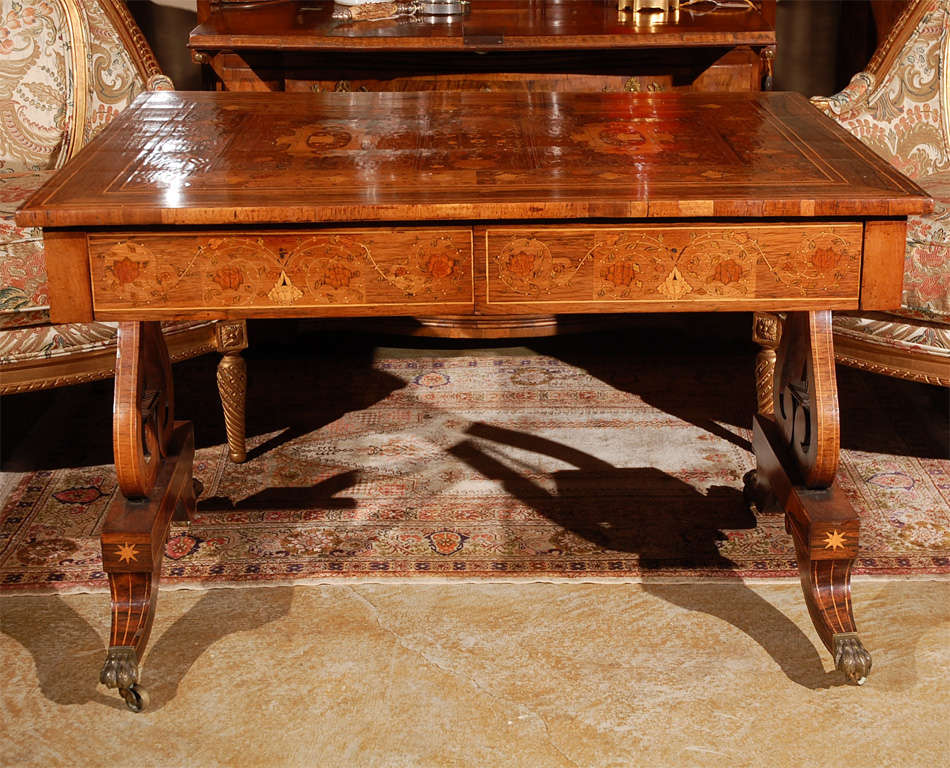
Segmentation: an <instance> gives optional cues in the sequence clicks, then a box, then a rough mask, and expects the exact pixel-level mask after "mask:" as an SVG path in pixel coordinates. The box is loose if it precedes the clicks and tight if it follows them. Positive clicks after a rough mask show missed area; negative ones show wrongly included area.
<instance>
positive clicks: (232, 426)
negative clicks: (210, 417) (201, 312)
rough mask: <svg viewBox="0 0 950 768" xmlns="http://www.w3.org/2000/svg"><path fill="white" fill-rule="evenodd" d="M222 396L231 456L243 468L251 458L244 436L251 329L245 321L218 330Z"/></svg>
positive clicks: (219, 375)
mask: <svg viewBox="0 0 950 768" xmlns="http://www.w3.org/2000/svg"><path fill="white" fill-rule="evenodd" d="M217 339H218V351H219V352H221V361H220V362H219V363H218V393H219V394H220V396H221V406H222V408H223V409H224V426H225V429H226V430H227V433H228V456H230V458H231V461H233V462H235V463H237V464H240V463H241V462H242V461H244V460H245V459H246V458H247V447H246V442H245V435H244V425H245V419H246V416H245V402H246V400H247V363H246V362H245V361H244V358H243V357H241V350H243V349H246V348H247V327H246V323H245V321H244V320H237V321H233V322H226V323H225V322H221V323H218V326H217Z"/></svg>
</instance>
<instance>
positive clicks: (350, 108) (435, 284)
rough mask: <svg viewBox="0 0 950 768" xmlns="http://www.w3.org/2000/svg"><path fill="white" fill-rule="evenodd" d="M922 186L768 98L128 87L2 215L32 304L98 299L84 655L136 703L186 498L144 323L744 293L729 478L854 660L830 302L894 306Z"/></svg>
mask: <svg viewBox="0 0 950 768" xmlns="http://www.w3.org/2000/svg"><path fill="white" fill-rule="evenodd" d="M930 205H931V201H930V199H929V198H928V197H927V196H926V194H925V193H924V192H923V191H921V190H920V189H919V188H917V187H916V186H914V185H913V184H912V183H911V182H910V181H908V180H907V179H906V178H904V177H903V176H901V175H900V174H899V173H898V172H897V171H895V170H894V169H893V168H891V167H890V166H888V165H886V164H885V163H884V162H883V161H881V160H880V159H878V158H877V157H876V156H875V155H873V154H872V153H871V152H870V151H869V150H867V149H866V148H864V146H863V145H862V144H860V143H859V142H858V141H857V140H855V139H854V138H852V137H851V136H850V135H849V134H847V133H846V132H844V131H843V130H842V129H841V128H839V127H838V126H837V125H835V124H834V123H833V122H832V121H830V120H828V119H827V118H825V117H823V116H822V115H820V114H819V113H818V112H817V111H816V110H814V109H813V108H812V107H811V106H810V105H809V104H808V102H806V101H805V99H803V98H802V97H800V96H797V95H793V94H745V95H741V94H719V95H711V94H682V95H676V94H657V95H640V94H572V95H568V94H524V93H515V94H511V93H509V94H475V93H428V94H425V93H414V94H393V93H388V94H387V93H349V94H264V95H261V94H215V93H162V92H159V93H151V94H148V95H145V96H142V97H140V99H139V100H138V101H137V102H136V103H135V104H134V105H133V107H132V108H130V109H128V110H127V111H125V112H124V113H123V114H122V115H120V116H119V117H118V118H117V119H116V120H115V121H114V122H113V123H112V124H111V125H110V126H109V127H108V128H107V129H106V130H105V131H104V132H103V134H102V135H101V136H100V137H99V138H97V139H96V140H95V141H93V142H92V143H90V144H89V145H88V146H87V147H86V148H85V149H84V150H83V151H82V152H81V153H80V154H79V156H78V157H77V158H75V159H74V160H73V161H71V162H70V163H69V164H68V165H67V166H66V167H65V168H64V169H63V170H62V171H60V173H59V174H57V176H56V177H55V178H54V179H52V180H51V181H50V182H49V183H48V184H47V185H46V186H44V187H43V188H42V189H41V190H40V191H39V192H38V193H37V194H36V195H35V196H34V197H33V198H32V200H30V201H29V203H28V204H27V205H26V206H25V207H24V208H23V209H21V210H20V212H19V213H18V215H17V221H18V222H19V223H20V224H21V225H29V226H34V225H36V226H42V227H45V228H46V235H45V238H46V247H47V261H48V265H49V291H50V300H51V304H52V310H51V312H52V316H53V320H54V321H56V322H79V321H88V320H117V321H121V330H120V335H119V358H118V364H117V370H116V388H115V422H114V447H115V457H116V471H117V475H118V482H119V487H120V489H121V491H122V494H123V496H124V498H123V497H117V499H116V500H115V502H114V504H113V505H112V507H111V510H110V512H109V515H108V519H107V520H106V522H105V524H104V527H103V531H102V557H103V565H104V569H105V571H106V572H107V573H108V576H109V583H110V585H111V588H112V636H111V641H110V649H109V654H108V659H107V661H106V663H105V667H104V669H103V671H102V677H101V679H102V680H103V682H105V683H106V684H107V685H109V686H112V687H118V689H119V691H120V692H121V693H122V695H123V697H124V698H125V699H126V701H127V702H128V703H129V706H130V707H131V708H132V709H138V708H140V707H141V696H140V691H139V689H138V687H137V682H138V674H139V668H138V660H139V658H140V657H141V653H142V650H143V648H144V645H145V642H146V639H147V636H148V633H149V628H150V626H151V622H152V617H153V614H154V608H155V599H156V594H157V583H158V579H159V574H160V571H161V557H162V550H163V545H164V542H165V538H166V536H167V533H168V529H169V525H170V521H171V519H172V516H173V515H174V514H175V513H176V512H177V513H178V514H182V515H187V514H189V513H190V512H192V511H194V509H195V496H194V492H193V489H192V482H191V471H192V457H193V452H194V442H193V436H192V428H191V425H190V423H186V422H176V421H175V420H174V415H173V411H172V401H173V398H172V380H171V371H170V366H169V364H168V354H167V351H166V350H165V347H164V342H163V340H162V335H161V333H160V332H159V325H158V321H161V320H170V319H195V320H197V319H210V318H246V317H255V318H266V317H301V316H307V317H360V316H380V315H384V316H385V315H390V316H392V315H415V314H419V313H421V312H425V313H432V314H440V313H446V314H452V315H458V314H472V315H486V316H491V315H494V314H506V315H512V314H519V313H537V312H538V311H539V309H542V310H543V311H545V312H553V313H603V312H611V313H618V312H623V313H627V312H645V311H650V312H657V311H659V312H695V311H722V310H765V309H767V310H769V311H772V312H776V311H784V312H787V313H788V316H787V321H786V323H785V325H784V333H783V337H782V339H781V342H780V344H779V347H778V359H777V365H776V368H775V381H774V384H775V386H774V393H775V409H774V411H775V413H774V419H773V418H770V417H768V416H766V415H764V414H759V415H757V416H756V419H755V435H754V448H755V453H756V461H757V473H756V476H755V477H754V478H752V480H751V481H750V484H749V492H750V496H751V497H753V500H754V501H755V502H756V503H758V504H760V505H767V504H773V505H774V504H778V505H780V506H781V507H782V508H784V510H785V513H786V520H787V526H788V529H789V531H790V532H791V534H792V536H793V537H794V541H795V548H796V551H797V553H798V558H799V562H800V568H801V574H802V586H803V589H804V593H805V599H806V601H807V603H808V608H809V610H810V612H811V616H812V619H813V620H814V623H815V626H816V627H817V629H818V633H819V634H820V636H821V638H822V640H823V641H824V643H825V645H827V647H828V648H829V650H831V652H832V653H833V654H834V659H835V665H836V666H837V668H838V669H840V670H842V671H843V672H844V673H845V674H846V675H847V677H848V678H849V679H851V680H854V681H858V682H860V681H863V679H864V678H865V676H866V675H867V673H868V670H869V668H870V664H871V661H870V656H869V655H868V653H867V651H865V649H864V648H863V646H862V645H861V642H860V641H859V640H858V637H857V635H856V632H855V625H854V620H853V616H852V610H851V599H850V574H851V565H852V562H853V561H854V559H855V557H856V554H857V551H858V549H857V548H858V520H857V517H856V516H855V514H854V512H853V511H852V510H851V507H850V506H849V504H848V503H847V501H846V500H845V498H844V497H843V495H842V492H841V490H840V489H839V488H838V486H837V485H836V484H835V470H836V467H837V461H838V405H837V394H836V389H835V375H834V356H833V350H832V340H831V326H830V310H832V309H856V308H859V307H860V308H863V309H889V308H893V307H896V306H898V304H899V301H900V291H901V274H902V264H903V250H904V248H903V243H904V234H905V227H906V217H907V216H908V214H913V213H920V212H924V211H927V210H929V208H930ZM618 354H623V352H622V351H618ZM697 397H702V393H701V392H697ZM631 439H633V437H632V436H631Z"/></svg>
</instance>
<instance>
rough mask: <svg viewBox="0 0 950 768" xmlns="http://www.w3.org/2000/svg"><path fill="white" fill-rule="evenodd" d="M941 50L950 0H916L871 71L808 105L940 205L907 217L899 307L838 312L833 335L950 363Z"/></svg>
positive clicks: (948, 192) (949, 210) (949, 220)
mask: <svg viewBox="0 0 950 768" xmlns="http://www.w3.org/2000/svg"><path fill="white" fill-rule="evenodd" d="M948 52H950V0H914V1H913V2H911V3H910V5H909V6H908V8H907V10H906V11H905V13H904V15H903V16H902V17H901V18H900V19H899V20H898V21H897V23H896V24H895V27H894V30H892V32H891V35H890V36H889V38H888V40H887V41H885V43H884V45H883V46H882V48H881V49H880V50H879V51H878V52H877V53H876V54H875V56H874V58H873V59H872V60H871V62H870V64H869V65H868V71H867V72H861V73H859V74H858V75H855V77H854V78H853V79H852V81H851V83H850V84H849V85H848V87H847V88H845V89H844V90H843V91H841V92H840V93H838V94H837V95H835V96H832V97H830V98H827V99H822V98H818V99H814V100H813V101H814V103H815V104H816V105H817V106H818V107H819V108H820V109H823V110H824V111H825V112H826V113H827V114H829V115H830V116H831V117H833V118H834V119H835V120H837V121H838V122H839V123H841V125H843V126H844V127H845V128H847V129H848V130H849V131H850V132H851V133H852V134H854V135H855V136H856V137H858V138H859V139H860V140H861V141H862V142H864V143H865V144H867V145H868V146H869V147H871V148H872V149H873V150H874V151H875V152H877V153H878V154H879V155H881V156H882V157H884V158H885V159H886V160H888V162H890V163H891V164H892V165H894V166H895V167H896V168H897V169H899V170H900V171H901V172H902V173H904V174H906V175H907V176H909V177H910V178H912V179H914V180H915V181H916V182H917V183H918V184H919V185H920V186H921V187H923V188H924V189H925V190H927V192H929V193H930V194H931V195H932V196H933V197H934V198H935V199H936V201H937V203H936V207H935V209H934V211H933V212H932V213H930V214H928V215H926V216H914V217H911V218H910V219H909V221H908V227H907V249H906V252H905V260H904V290H903V296H902V306H901V308H900V310H897V311H896V312H894V313H893V314H888V315H875V316H873V317H871V316H869V315H867V314H858V313H842V314H836V316H835V321H834V322H835V329H836V334H841V335H843V336H845V337H847V338H850V339H857V338H858V337H862V336H863V337H864V338H865V341H867V342H868V343H870V344H873V345H877V346H892V347H894V348H895V350H899V351H902V352H908V351H917V352H920V353H925V354H928V355H931V356H937V357H941V356H942V357H946V358H947V361H948V363H950V84H948V82H947V73H946V67H947V64H948ZM876 369H881V366H877V368H876ZM946 378H947V379H948V380H950V373H948V374H947V377H946ZM926 380H931V379H930V378H928V379H926Z"/></svg>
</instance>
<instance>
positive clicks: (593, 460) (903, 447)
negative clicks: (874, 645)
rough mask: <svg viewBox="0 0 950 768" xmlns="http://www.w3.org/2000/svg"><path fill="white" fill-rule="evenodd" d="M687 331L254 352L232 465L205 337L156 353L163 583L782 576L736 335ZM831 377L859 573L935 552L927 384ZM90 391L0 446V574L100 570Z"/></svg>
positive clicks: (935, 428) (746, 363) (937, 522)
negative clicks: (468, 346)
mask: <svg viewBox="0 0 950 768" xmlns="http://www.w3.org/2000/svg"><path fill="white" fill-rule="evenodd" d="M681 346H682V345H681ZM688 346H689V345H687V347H688ZM698 346H699V345H698V343H694V344H693V347H692V348H684V349H677V348H675V346H674V348H673V350H672V353H671V349H670V347H669V346H668V345H666V344H664V347H663V349H662V350H660V351H657V350H656V345H655V344H654V343H651V340H650V339H643V338H640V339H639V340H634V341H631V340H630V339H629V338H626V337H624V336H623V335H621V334H616V335H611V336H610V337H609V338H604V337H603V336H601V337H596V338H595V337H580V339H574V340H572V341H570V342H565V341H563V340H558V341H550V342H545V343H539V344H536V345H534V348H533V349H530V350H529V349H517V350H497V351H495V352H494V353H488V354H486V353H484V352H483V353H477V354H476V353H474V352H472V351H468V352H464V353H462V354H451V355H446V354H443V353H434V352H431V351H428V352H427V351H425V350H422V351H419V350H416V351H408V352H407V351H402V352H399V353H398V354H392V353H391V351H390V353H387V352H386V351H383V352H381V353H379V354H378V355H377V356H376V357H375V358H374V352H373V347H372V346H371V345H369V344H368V343H367V342H365V341H363V342H353V341H352V340H350V341H348V342H340V341H339V340H338V341H337V345H336V347H335V348H333V347H332V346H330V348H329V349H324V350H322V351H320V350H313V351H311V350H307V351H306V352H303V353H301V352H299V351H297V349H296V348H294V349H290V348H272V349H270V350H268V351H264V352H257V353H256V354H255V353H253V352H252V354H251V359H250V361H249V375H250V382H251V390H250V393H249V398H248V434H249V435H250V436H251V437H250V440H249V445H250V448H251V450H250V452H249V460H248V461H247V463H246V464H244V465H241V466H236V465H233V464H231V463H230V462H229V461H228V460H227V458H226V456H227V452H226V448H225V446H224V445H223V427H222V426H221V423H220V415H219V407H218V405H217V402H216V395H215V391H214V364H215V360H214V359H213V358H211V357H206V358H202V359H199V360H195V361H190V362H188V363H184V364H181V365H179V366H176V384H177V400H178V411H179V416H180V417H184V418H192V419H193V420H194V421H195V423H196V430H197V434H198V438H199V446H200V448H199V451H198V454H197V457H196V466H195V472H196V476H197V477H198V478H199V479H200V480H201V481H202V483H203V484H204V493H203V495H202V497H201V498H200V499H199V505H198V510H199V514H198V516H197V517H196V519H195V520H194V521H193V522H192V523H191V524H190V525H188V526H180V525H178V526H175V527H174V528H173V530H172V534H171V537H170V539H169V542H168V545H167V547H166V552H165V563H164V566H163V584H166V585H177V586H198V585H202V586H208V585H214V584H217V585H225V584H248V583H256V582H262V581H267V582H271V583H285V584H290V583H307V582H314V581H326V580H335V579H341V578H358V579H363V580H380V579H393V578H399V577H402V578H411V579H414V580H416V579H419V580H425V579H494V580H498V579H521V580H524V579H535V580H554V579H560V578H572V579H577V578H583V579H609V580H616V579H627V580H651V579H656V580H660V581H662V580H672V579H689V578H724V579H736V578H740V577H796V578H797V573H798V571H797V566H796V565H795V557H794V551H793V549H792V543H791V539H790V537H789V536H788V535H787V534H786V533H785V530H784V521H783V519H782V517H781V516H780V515H758V516H757V515H754V514H753V513H752V512H750V511H749V510H748V508H747V507H746V505H745V504H744V501H743V498H742V492H741V489H742V476H743V474H744V473H745V472H746V471H748V470H749V469H751V468H752V466H753V458H752V456H751V453H750V451H749V437H750V433H749V430H750V425H751V412H752V402H753V395H752V391H751V380H752V359H753V358H752V355H753V354H754V353H753V352H752V350H750V349H748V348H745V347H743V348H738V349H737V348H735V347H734V346H733V347H729V346H726V347H725V348H715V347H714V348H713V349H708V348H707V349H700V348H697V347H698ZM839 387H840V390H841V404H842V445H843V448H844V450H843V452H842V461H841V466H840V470H839V480H840V483H841V486H842V488H843V489H844V491H845V493H846V494H847V495H848V497H849V498H850V500H851V502H852V503H853V504H854V505H855V507H856V508H857V509H858V510H859V513H860V515H861V519H862V529H861V557H860V558H859V560H858V561H857V563H856V564H855V565H856V567H855V573H859V574H881V575H883V574H907V575H928V574H929V575H932V574H940V573H947V572H950V461H948V459H947V449H946V440H947V435H946V423H947V413H946V410H947V407H946V395H945V392H944V391H941V390H937V389H935V388H930V387H926V386H923V385H915V384H909V383H906V382H897V381H894V380H890V379H886V378H884V377H879V376H873V375H870V374H862V373H858V372H855V371H850V370H845V369H841V370H839ZM110 399H111V383H110V382H106V383H100V384H97V385H90V386H87V387H75V388H71V389H68V390H63V391H62V392H61V397H59V398H57V399H55V400H54V401H53V403H52V406H51V407H50V408H49V410H48V411H47V412H46V413H45V414H44V415H43V416H42V417H41V418H40V420H39V423H38V424H37V425H36V427H35V428H34V430H33V432H32V434H31V438H30V439H26V440H24V441H22V442H20V443H19V444H18V445H17V446H16V448H15V451H14V455H13V456H12V457H10V458H8V459H7V461H6V466H5V470H6V471H5V472H4V474H3V480H2V484H0V494H2V515H3V517H2V521H0V535H2V537H3V538H2V540H0V545H2V547H3V550H2V555H0V583H2V585H3V587H4V588H7V589H18V590H31V591H56V590H61V591H76V590H98V589H102V590H105V589H106V580H105V575H104V574H103V573H102V571H101V570H100V560H99V552H98V541H97V538H96V536H97V532H98V527H99V525H100V524H101V521H102V518H103V516H104V513H105V509H106V508H107V505H108V503H109V501H110V499H111V498H112V497H113V495H114V494H115V493H116V486H115V480H114V475H113V472H112V468H111V466H110V462H111V455H110V450H109V445H108V439H109V429H110V418H111V413H110V410H111V402H110ZM8 401H9V402H8V403H5V404H4V406H5V408H9V407H10V405H11V403H13V402H15V400H14V399H13V398H8ZM64 435H73V436H75V437H73V438H71V439H69V440H66V439H64V437H63V436H64ZM87 438H88V439H87ZM658 588H660V587H658Z"/></svg>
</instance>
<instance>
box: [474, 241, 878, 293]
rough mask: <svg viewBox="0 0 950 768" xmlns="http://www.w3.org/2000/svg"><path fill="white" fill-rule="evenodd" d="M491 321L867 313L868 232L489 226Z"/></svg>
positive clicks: (487, 260)
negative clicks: (864, 260)
mask: <svg viewBox="0 0 950 768" xmlns="http://www.w3.org/2000/svg"><path fill="white" fill-rule="evenodd" d="M478 234H479V238H478V240H479V243H480V247H481V248H483V249H484V259H485V266H484V269H485V274H486V289H485V300H484V307H485V309H486V311H489V312H510V311H513V310H515V309H524V310H529V309H530V308H532V307H535V308H537V310H539V311H547V312H585V311H588V312H590V311H594V312H598V311H604V312H616V311H624V310H628V311H648V310H650V309H652V308H655V309H657V310H664V311H669V310H671V309H672V310H682V311H698V310H706V309H753V308H757V309H762V308H765V307H769V306H773V305H774V306H775V307H776V308H788V309H791V308H796V307H800V308H804V307H806V306H808V305H809V304H815V305H816V306H817V305H818V304H820V305H821V306H822V307H824V308H835V309H844V308H853V307H857V302H858V292H859V287H860V275H861V250H862V243H863V226H862V225H861V224H860V223H853V224H852V223H846V224H823V223H817V224H774V225H772V224H769V225H747V224H737V225H709V226H702V225H698V226H682V225H676V224H669V225H665V224H660V225H652V226H651V225H643V226H600V227H583V226H581V227H561V226H551V227H503V226H498V227H486V228H485V229H484V230H482V231H480V232H479V233H478Z"/></svg>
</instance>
